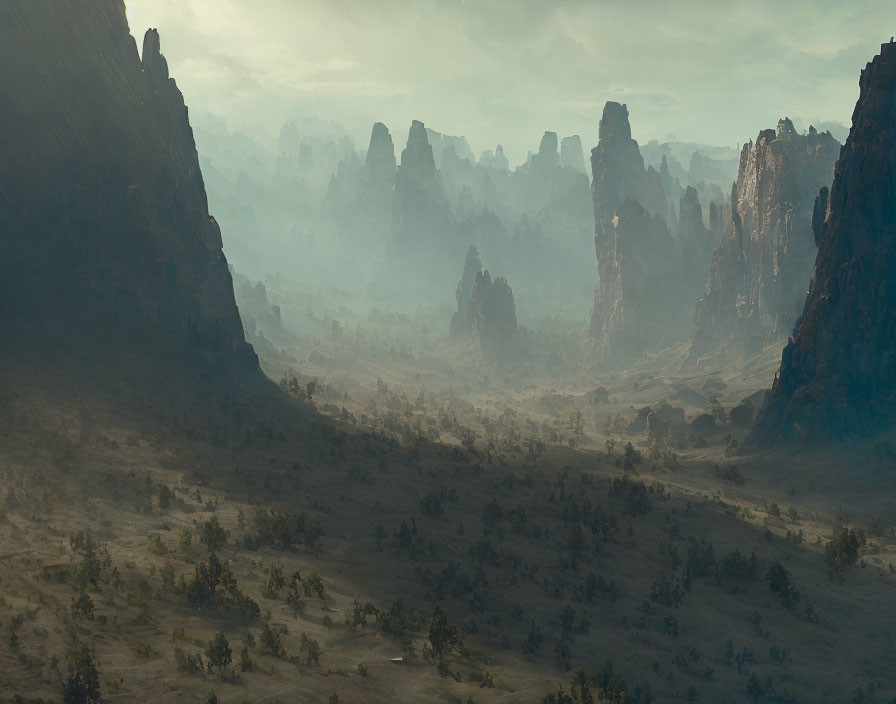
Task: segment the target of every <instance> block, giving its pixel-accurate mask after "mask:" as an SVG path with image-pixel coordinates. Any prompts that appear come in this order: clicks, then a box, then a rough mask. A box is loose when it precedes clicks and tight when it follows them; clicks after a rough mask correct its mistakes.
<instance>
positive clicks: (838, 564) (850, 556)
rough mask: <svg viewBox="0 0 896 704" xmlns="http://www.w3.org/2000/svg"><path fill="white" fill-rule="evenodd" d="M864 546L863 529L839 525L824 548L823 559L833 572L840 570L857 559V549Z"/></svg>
mask: <svg viewBox="0 0 896 704" xmlns="http://www.w3.org/2000/svg"><path fill="white" fill-rule="evenodd" d="M864 546H865V531H863V530H862V529H861V528H859V529H857V530H853V529H847V528H846V527H844V526H841V527H840V528H838V529H837V531H836V532H835V533H834V537H833V538H831V541H830V542H829V543H828V544H827V545H826V546H825V548H824V559H825V562H827V564H828V566H829V567H830V568H831V569H832V570H834V571H835V572H838V573H839V572H842V571H843V570H844V569H845V568H846V567H848V566H849V565H854V564H855V563H856V562H857V561H858V559H859V550H860V549H861V548H863V547H864Z"/></svg>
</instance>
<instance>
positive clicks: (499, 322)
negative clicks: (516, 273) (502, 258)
mask: <svg viewBox="0 0 896 704" xmlns="http://www.w3.org/2000/svg"><path fill="white" fill-rule="evenodd" d="M468 317H469V318H470V320H471V321H472V324H473V331H474V334H475V336H476V339H477V340H478V342H479V349H480V351H481V352H482V356H483V357H484V358H485V359H487V360H488V361H490V362H499V363H500V362H512V361H514V360H515V359H517V358H518V356H519V353H520V350H519V338H518V329H517V321H516V304H515V303H514V301H513V291H512V290H511V289H510V286H509V285H508V283H507V281H506V280H505V279H504V278H503V277H498V278H497V279H495V280H494V281H492V278H491V275H490V274H489V273H488V269H486V270H485V271H483V272H479V273H477V274H476V282H475V283H474V284H473V293H472V296H471V297H470V308H469V312H468Z"/></svg>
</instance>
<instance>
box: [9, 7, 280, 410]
mask: <svg viewBox="0 0 896 704" xmlns="http://www.w3.org/2000/svg"><path fill="white" fill-rule="evenodd" d="M0 94H2V96H3V97H2V103H0V106H2V107H0V155H2V160H3V169H2V170H0V327H2V330H3V334H2V335H0V369H2V370H3V375H4V377H6V382H7V383H13V382H14V381H15V380H21V379H28V378H30V379H33V380H42V379H46V380H47V381H50V380H52V381H53V382H54V383H58V382H60V381H64V383H70V384H75V385H78V384H80V385H81V386H82V387H85V388H96V389H98V390H99V389H102V390H104V391H109V392H114V391H115V390H118V391H121V392H122V393H124V394H126V395H131V396H135V397H149V396H152V395H162V394H164V393H165V392H166V390H168V391H170V392H171V393H172V394H175V395H177V396H181V397H189V396H191V395H193V396H195V397H197V398H198V397H201V396H202V395H203V394H206V393H207V392H208V391H209V390H210V389H213V388H222V389H223V388H225V387H227V388H229V389H231V390H241V391H246V390H248V389H261V388H267V383H266V382H265V380H264V378H263V377H262V375H261V372H260V370H259V367H258V360H257V358H256V355H255V353H254V351H253V350H252V348H251V346H250V345H248V344H247V343H246V341H245V336H244V333H243V327H242V324H241V322H240V318H239V314H238V311H237V307H236V304H235V302H234V294H233V284H232V280H231V276H230V273H229V271H228V267H227V261H226V259H225V257H224V253H223V251H222V241H221V232H220V229H219V228H218V225H217V223H216V221H215V220H214V218H211V217H210V216H209V212H208V203H207V199H206V194H205V188H204V184H203V180H202V174H201V172H200V169H199V162H198V158H197V153H196V147H195V144H194V141H193V132H192V129H191V128H190V124H189V121H188V115H187V108H186V107H185V105H184V99H183V96H182V95H181V93H180V91H179V90H178V88H177V85H176V84H175V82H174V80H173V79H172V78H170V77H169V76H168V66H167V63H166V61H165V58H164V56H163V55H162V54H161V51H160V42H159V35H158V33H157V32H156V31H155V30H150V31H148V32H147V33H146V36H145V39H144V45H143V59H142V61H141V58H140V55H139V54H138V50H137V45H136V42H135V40H134V38H133V37H132V36H131V34H130V31H129V29H128V25H127V20H126V16H125V6H124V3H123V2H122V1H121V0H82V1H80V2H77V3H74V2H69V3H59V2H56V1H53V0H10V1H9V2H5V3H3V4H2V6H0Z"/></svg>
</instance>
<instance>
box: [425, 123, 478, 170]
mask: <svg viewBox="0 0 896 704" xmlns="http://www.w3.org/2000/svg"><path fill="white" fill-rule="evenodd" d="M426 139H427V141H428V142H429V145H430V146H431V147H432V156H433V160H434V161H435V163H436V168H438V169H441V168H442V159H443V158H444V156H445V153H446V152H453V153H454V155H455V156H456V157H457V158H458V159H464V160H466V161H469V162H470V163H471V164H474V163H476V157H475V156H473V150H472V149H470V145H469V143H468V142H467V138H466V137H463V136H460V137H458V136H454V135H450V134H442V133H441V132H436V130H433V129H430V128H428V127H427V128H426Z"/></svg>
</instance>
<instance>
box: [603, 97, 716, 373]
mask: <svg viewBox="0 0 896 704" xmlns="http://www.w3.org/2000/svg"><path fill="white" fill-rule="evenodd" d="M591 165H592V170H593V175H594V180H593V183H592V195H593V203H594V220H595V238H594V243H595V248H596V252H597V268H598V283H597V287H596V289H595V294H594V308H593V312H592V317H591V329H590V333H591V335H592V337H594V338H595V340H596V343H597V350H598V355H599V357H600V358H601V359H603V360H616V361H617V362H618V361H623V360H625V359H631V358H638V357H640V356H641V355H642V354H643V353H644V352H646V351H648V350H650V349H656V348H659V347H663V346H665V345H668V344H669V343H672V342H674V341H676V340H678V339H682V338H684V337H686V335H687V330H688V328H689V323H690V322H691V319H692V311H693V302H694V300H695V299H696V297H697V294H698V292H699V285H700V284H699V281H700V279H699V278H698V279H697V281H696V283H695V281H694V277H693V271H694V270H695V269H696V270H697V271H701V267H704V266H705V264H704V263H703V262H704V261H705V260H707V259H708V250H709V248H708V245H707V242H708V236H707V234H706V232H705V231H704V229H703V228H702V214H701V210H700V205H699V202H696V199H695V196H696V194H695V193H690V192H689V193H687V194H686V195H685V197H684V198H682V207H684V208H685V210H686V213H685V219H684V222H683V226H684V227H683V228H682V229H681V230H680V231H678V232H677V233H676V234H677V236H673V234H672V229H671V228H670V227H669V224H668V223H669V221H670V220H671V219H672V216H671V211H670V208H669V206H668V202H667V198H666V192H665V188H664V185H663V183H664V180H667V181H668V180H669V179H668V172H667V173H665V174H663V173H661V172H659V171H656V170H655V169H654V168H653V167H650V168H648V169H646V170H645V169H644V161H643V159H642V158H641V154H640V152H639V150H638V144H637V142H635V140H633V139H632V138H631V126H630V125H629V121H628V110H627V108H626V107H625V106H624V105H620V104H619V103H613V102H610V103H607V104H606V107H605V108H604V113H603V117H602V118H601V122H600V141H599V143H598V145H597V147H595V148H594V150H593V151H592V153H591ZM701 249H702V250H703V251H701ZM702 271H705V268H704V269H702Z"/></svg>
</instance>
